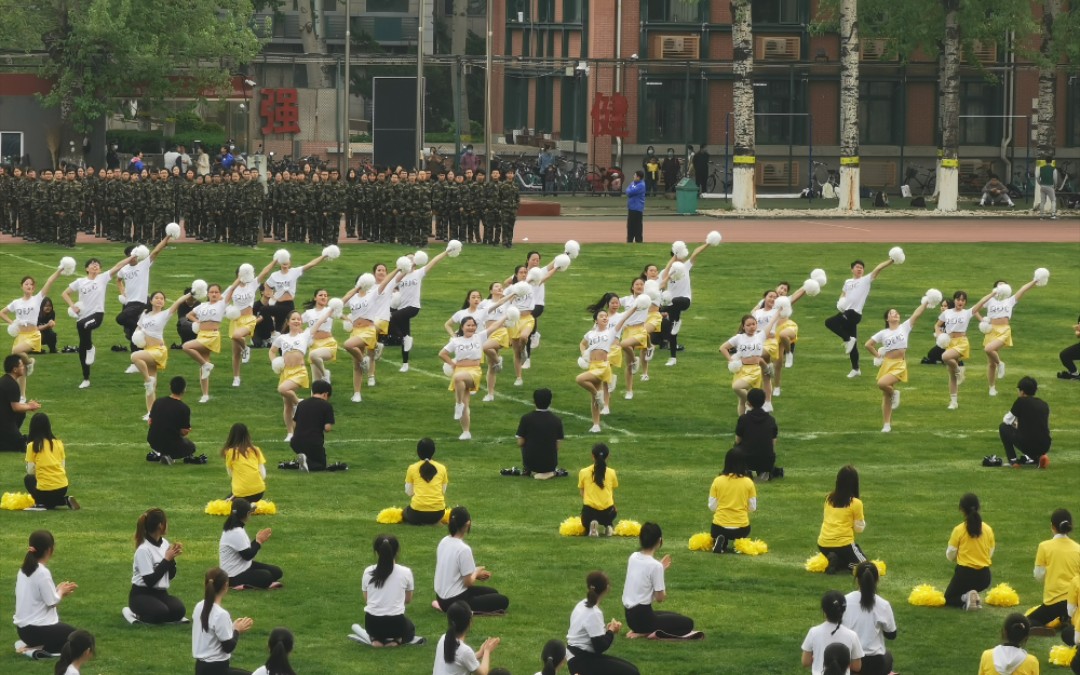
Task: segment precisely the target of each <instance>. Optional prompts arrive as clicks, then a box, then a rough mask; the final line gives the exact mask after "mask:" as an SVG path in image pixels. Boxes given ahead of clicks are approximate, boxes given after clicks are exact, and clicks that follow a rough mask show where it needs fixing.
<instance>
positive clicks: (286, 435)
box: [281, 434, 292, 443]
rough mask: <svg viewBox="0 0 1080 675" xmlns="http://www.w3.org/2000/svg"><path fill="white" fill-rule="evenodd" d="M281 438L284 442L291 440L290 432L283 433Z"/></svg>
mask: <svg viewBox="0 0 1080 675" xmlns="http://www.w3.org/2000/svg"><path fill="white" fill-rule="evenodd" d="M281 440H283V441H285V442H286V443H288V442H289V441H291V440H292V434H285V438H283V439H281Z"/></svg>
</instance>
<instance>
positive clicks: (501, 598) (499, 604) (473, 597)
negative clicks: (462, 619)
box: [435, 586, 510, 612]
mask: <svg viewBox="0 0 1080 675" xmlns="http://www.w3.org/2000/svg"><path fill="white" fill-rule="evenodd" d="M435 600H436V601H437V602H438V603H439V607H441V608H442V610H443V611H444V612H445V611H446V609H447V608H448V607H449V606H450V605H452V604H454V603H455V602H457V601H459V600H461V601H463V602H465V603H466V604H467V605H469V607H471V608H472V610H473V611H474V612H498V611H506V608H507V607H509V606H510V598H508V597H506V596H505V595H502V594H500V593H499V592H498V591H497V590H495V589H494V588H488V587H486V586H473V587H471V588H469V589H467V590H466V591H465V592H464V593H462V594H461V595H459V596H457V597H453V598H447V599H445V600H444V599H442V598H438V597H437V598H435Z"/></svg>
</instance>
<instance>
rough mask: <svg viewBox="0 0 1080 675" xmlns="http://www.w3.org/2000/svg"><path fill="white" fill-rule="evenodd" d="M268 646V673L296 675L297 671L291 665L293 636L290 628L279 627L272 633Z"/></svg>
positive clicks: (270, 674)
mask: <svg viewBox="0 0 1080 675" xmlns="http://www.w3.org/2000/svg"><path fill="white" fill-rule="evenodd" d="M266 646H267V647H268V648H269V649H270V658H268V659H266V672H267V673H269V675H296V671H294V670H293V669H292V666H291V665H289V654H291V653H292V650H293V634H292V632H291V631H290V630H289V629H288V628H283V627H280V626H279V627H277V628H275V629H274V630H272V631H270V638H269V639H268V640H267V641H266Z"/></svg>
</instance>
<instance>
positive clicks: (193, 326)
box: [191, 321, 202, 333]
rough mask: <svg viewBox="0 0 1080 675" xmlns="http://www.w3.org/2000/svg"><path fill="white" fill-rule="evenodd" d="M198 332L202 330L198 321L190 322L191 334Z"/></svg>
mask: <svg viewBox="0 0 1080 675" xmlns="http://www.w3.org/2000/svg"><path fill="white" fill-rule="evenodd" d="M200 330H202V324H200V323H199V322H198V321H192V322H191V332H193V333H198V332H199V331H200Z"/></svg>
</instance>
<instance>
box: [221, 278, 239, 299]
mask: <svg viewBox="0 0 1080 675" xmlns="http://www.w3.org/2000/svg"><path fill="white" fill-rule="evenodd" d="M239 285H240V277H237V278H236V279H234V280H233V282H232V283H231V284H229V287H228V288H226V289H225V292H224V293H222V294H221V299H222V300H224V301H225V302H232V296H233V291H235V290H236V287H237V286H239Z"/></svg>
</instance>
